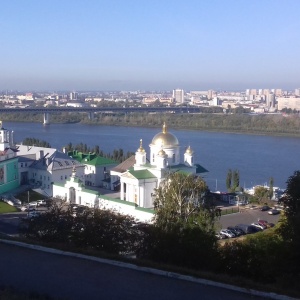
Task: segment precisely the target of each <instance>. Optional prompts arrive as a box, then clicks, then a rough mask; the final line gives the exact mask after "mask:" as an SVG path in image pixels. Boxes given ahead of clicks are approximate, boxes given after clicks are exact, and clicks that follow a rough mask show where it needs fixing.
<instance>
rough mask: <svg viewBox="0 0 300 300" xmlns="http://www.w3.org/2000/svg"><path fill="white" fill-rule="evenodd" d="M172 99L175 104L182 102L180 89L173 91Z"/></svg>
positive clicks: (182, 96)
mask: <svg viewBox="0 0 300 300" xmlns="http://www.w3.org/2000/svg"><path fill="white" fill-rule="evenodd" d="M173 99H174V100H175V102H176V103H183V102H184V91H183V90H181V89H176V90H173Z"/></svg>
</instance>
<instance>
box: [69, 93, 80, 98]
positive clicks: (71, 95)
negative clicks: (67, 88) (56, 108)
mask: <svg viewBox="0 0 300 300" xmlns="http://www.w3.org/2000/svg"><path fill="white" fill-rule="evenodd" d="M77 98H78V93H76V92H71V93H70V100H77Z"/></svg>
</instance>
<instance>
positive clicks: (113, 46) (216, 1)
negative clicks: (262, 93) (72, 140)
mask: <svg viewBox="0 0 300 300" xmlns="http://www.w3.org/2000/svg"><path fill="white" fill-rule="evenodd" d="M0 7H1V10H0V12H1V17H0V38H1V44H0V58H1V60H0V90H6V89H19V90H20V89H21V90H22V89H23V90H62V89H65V90H77V91H78V90H145V89H147V90H172V89H174V88H183V89H185V90H206V89H215V90H216V89H226V90H238V89H246V88H283V89H294V88H298V87H300V17H299V12H300V0H281V1H279V0H48V1H47V0H46V1H44V0H26V1H25V0H2V1H1V6H0Z"/></svg>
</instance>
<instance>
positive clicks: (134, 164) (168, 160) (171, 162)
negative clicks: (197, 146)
mask: <svg viewBox="0 0 300 300" xmlns="http://www.w3.org/2000/svg"><path fill="white" fill-rule="evenodd" d="M149 147H150V155H149V159H147V152H146V150H145V149H144V148H143V144H142V140H140V147H139V148H138V149H137V151H136V152H135V159H132V158H129V159H128V162H129V163H128V165H127V169H126V170H124V167H123V168H122V166H124V165H125V166H126V161H125V162H123V163H122V164H120V165H119V166H117V167H116V168H114V169H112V170H111V182H112V189H113V185H114V183H115V182H116V181H118V182H119V184H120V199H121V200H124V201H128V202H133V203H135V204H136V206H138V207H143V208H152V207H153V201H152V194H153V191H154V189H155V188H157V187H158V186H159V184H160V182H161V181H162V180H164V179H165V178H166V176H167V175H168V174H169V173H170V172H178V171H180V172H185V173H187V174H195V175H196V174H197V175H199V174H202V173H205V172H208V171H207V170H206V169H204V168H203V167H202V166H200V165H199V164H195V163H194V152H193V150H192V149H191V147H190V146H189V147H188V148H187V149H186V150H185V152H184V154H183V157H181V156H180V144H179V141H178V139H177V137H176V136H175V135H173V134H172V133H170V132H168V130H167V126H166V124H165V123H164V124H163V128H162V132H160V133H158V134H156V135H155V136H154V137H153V139H152V142H151V144H150V145H149ZM130 162H131V165H130Z"/></svg>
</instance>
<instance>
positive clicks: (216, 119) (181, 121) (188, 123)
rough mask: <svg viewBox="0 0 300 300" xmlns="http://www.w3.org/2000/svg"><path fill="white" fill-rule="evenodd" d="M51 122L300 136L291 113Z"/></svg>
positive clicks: (24, 117)
mask: <svg viewBox="0 0 300 300" xmlns="http://www.w3.org/2000/svg"><path fill="white" fill-rule="evenodd" d="M0 119H1V120H2V121H10V122H40V123H42V122H43V114H41V113H40V114H37V113H26V114H25V113H9V114H0ZM50 122H51V123H79V122H81V123H84V124H94V125H116V126H141V127H160V126H161V124H162V123H163V122H167V124H168V126H170V127H172V128H174V129H186V130H189V129H191V130H208V131H220V132H238V133H245V134H247V133H248V134H266V135H285V136H296V137H300V116H299V114H298V113H290V114H261V115H254V114H248V113H245V112H244V111H243V110H232V111H228V110H227V113H224V112H221V111H220V109H219V108H210V109H209V108H206V109H205V110H204V112H203V113H198V114H189V113H181V114H173V113H164V114H161V113H152V114H151V113H127V114H125V113H95V114H94V118H93V119H92V120H90V119H89V118H88V115H87V114H86V113H81V112H78V113H67V112H63V113H53V114H52V113H51V117H50Z"/></svg>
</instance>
